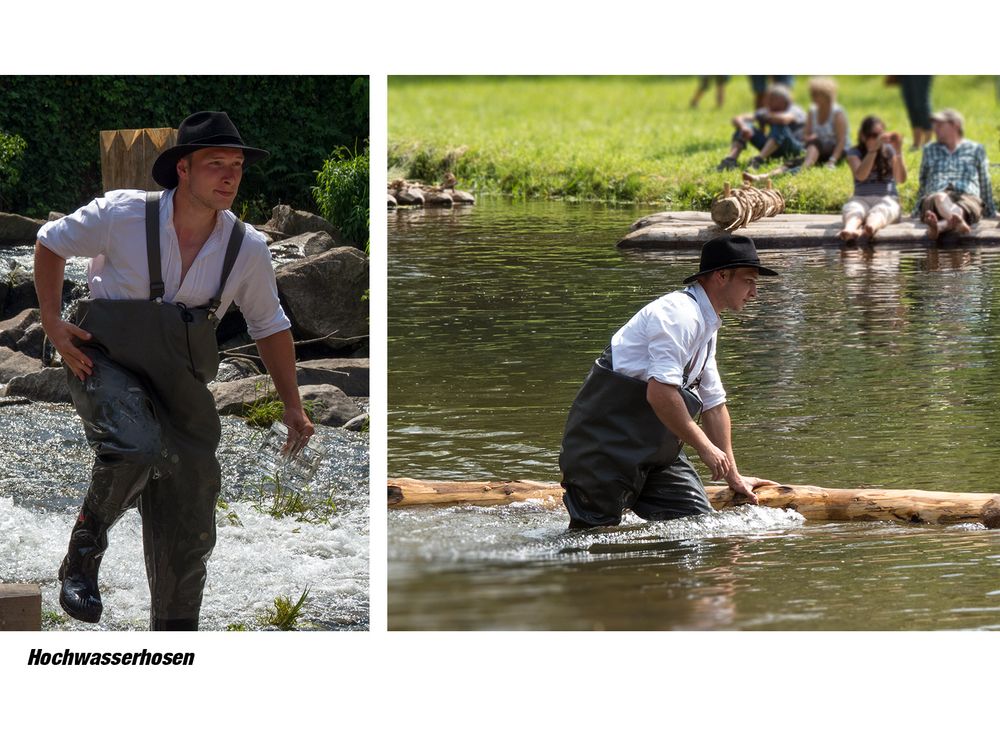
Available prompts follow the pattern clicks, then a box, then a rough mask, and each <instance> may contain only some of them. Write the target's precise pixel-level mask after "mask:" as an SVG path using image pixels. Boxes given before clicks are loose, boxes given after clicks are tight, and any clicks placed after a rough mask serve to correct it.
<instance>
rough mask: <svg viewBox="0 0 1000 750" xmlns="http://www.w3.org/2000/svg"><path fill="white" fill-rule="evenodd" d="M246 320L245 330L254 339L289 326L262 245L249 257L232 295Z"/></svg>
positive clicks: (268, 260) (268, 254) (269, 262)
mask: <svg viewBox="0 0 1000 750" xmlns="http://www.w3.org/2000/svg"><path fill="white" fill-rule="evenodd" d="M234 300H235V302H236V304H237V305H238V306H239V308H240V312H241V313H243V317H244V318H245V319H246V321H247V332H248V333H249V334H250V336H251V338H253V339H254V341H256V340H258V339H263V338H267V337H268V336H272V335H273V334H275V333H279V332H280V331H284V330H287V329H288V328H291V327H292V323H291V321H290V320H289V319H288V316H287V315H285V311H284V310H283V309H282V307H281V301H280V300H279V299H278V284H277V282H276V281H275V278H274V269H273V268H272V267H271V254H270V252H269V251H268V250H267V246H266V245H265V246H264V250H263V252H255V253H254V254H253V256H252V257H251V258H250V259H249V263H248V265H247V270H246V274H245V275H244V277H243V283H242V284H240V286H239V288H238V289H237V291H236V295H235V297H234Z"/></svg>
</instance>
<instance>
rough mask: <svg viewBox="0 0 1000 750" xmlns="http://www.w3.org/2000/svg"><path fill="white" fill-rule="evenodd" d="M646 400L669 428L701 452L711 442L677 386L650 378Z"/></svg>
mask: <svg viewBox="0 0 1000 750" xmlns="http://www.w3.org/2000/svg"><path fill="white" fill-rule="evenodd" d="M646 400H647V401H648V402H649V405H650V406H651V407H653V411H654V412H655V413H656V416H657V417H659V418H660V421H661V422H663V424H664V425H666V427H667V429H668V430H670V431H671V432H672V433H673V434H674V435H676V436H677V437H678V438H679V439H680V440H681V441H683V442H684V443H687V444H688V445H690V446H691V447H693V448H694V449H695V450H697V451H698V452H699V453H700V452H702V450H703V448H704V447H705V444H706V443H708V442H711V440H710V438H709V437H708V436H707V435H706V434H705V433H704V432H703V431H702V429H701V428H700V427H699V426H698V425H697V423H696V422H695V421H694V420H693V419H691V415H690V414H688V410H687V404H685V403H684V397H683V396H681V392H680V390H679V389H678V388H677V386H675V385H668V384H666V383H661V382H659V381H658V380H650V381H649V384H648V385H647V386H646ZM718 447H719V448H721V447H722V446H718Z"/></svg>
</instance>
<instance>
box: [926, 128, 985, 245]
mask: <svg viewBox="0 0 1000 750" xmlns="http://www.w3.org/2000/svg"><path fill="white" fill-rule="evenodd" d="M931 122H932V123H933V124H934V134H935V135H936V136H937V141H936V142H934V143H928V144H927V145H926V146H924V152H923V158H922V159H921V162H920V190H919V192H918V193H917V206H916V208H915V209H914V215H916V216H920V218H921V220H922V221H923V222H924V223H925V224H926V225H927V236H928V237H930V238H931V239H932V240H935V239H937V238H938V235H940V234H941V233H943V232H952V231H953V232H958V233H959V234H968V233H969V232H970V231H971V228H970V225H972V224H975V223H976V222H978V221H979V220H980V219H981V218H982V217H983V216H995V215H996V207H995V206H994V204H993V186H992V185H991V184H990V163H989V160H988V159H987V158H986V149H985V148H983V146H982V144H980V143H976V142H975V141H967V140H965V139H964V138H963V137H962V134H963V132H964V130H965V120H964V119H963V117H962V115H960V114H959V113H958V112H956V111H955V110H953V109H944V110H942V111H940V112H938V113H936V114H934V115H932V116H931Z"/></svg>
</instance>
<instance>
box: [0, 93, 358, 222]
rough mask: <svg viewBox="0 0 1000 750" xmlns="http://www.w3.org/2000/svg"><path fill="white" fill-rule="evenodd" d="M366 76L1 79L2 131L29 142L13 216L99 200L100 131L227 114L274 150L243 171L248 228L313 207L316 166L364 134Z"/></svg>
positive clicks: (12, 198) (242, 205) (11, 198)
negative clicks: (281, 207) (276, 212)
mask: <svg viewBox="0 0 1000 750" xmlns="http://www.w3.org/2000/svg"><path fill="white" fill-rule="evenodd" d="M368 88H369V86H368V78H367V77H366V76H250V75H226V76H183V75H170V76H166V75H163V76H109V75H99V76H5V77H4V82H3V85H2V86H0V131H4V132H8V133H19V134H20V135H21V136H22V137H23V139H24V141H25V142H26V144H27V149H26V150H25V152H24V158H23V163H22V165H21V175H22V176H23V177H24V178H25V179H22V180H21V181H20V182H18V183H17V185H16V186H14V187H12V188H11V190H10V194H9V195H7V194H6V192H5V194H4V198H5V200H6V201H7V202H8V205H9V206H10V210H12V211H14V212H16V213H22V214H28V215H32V216H45V215H46V214H47V213H48V212H49V211H50V210H53V209H54V210H58V211H63V212H69V211H73V210H75V209H76V208H77V207H79V206H80V205H82V204H84V203H86V202H88V201H89V200H91V199H92V198H93V197H95V196H97V195H100V194H101V193H102V192H103V190H102V187H101V158H100V156H101V155H100V145H99V144H100V140H99V139H100V131H102V130H119V129H124V128H155V127H174V128H176V127H177V126H178V125H179V124H180V122H181V120H183V119H184V118H185V117H186V116H187V115H189V114H191V113H192V112H196V111H199V110H221V111H225V112H228V113H229V116H230V117H231V118H232V120H233V122H234V123H236V127H237V128H239V131H240V135H242V136H243V140H244V141H245V142H246V143H248V144H250V145H252V146H256V147H259V148H263V149H266V150H268V151H269V152H270V154H271V155H270V157H269V158H267V159H265V160H263V161H261V162H259V163H257V164H255V165H253V166H252V167H250V169H248V170H247V173H246V175H244V177H243V183H242V185H241V187H240V195H239V204H238V205H237V206H236V207H235V208H236V210H237V211H239V212H240V213H243V214H244V215H245V217H246V218H247V219H248V220H250V221H253V222H257V221H260V220H262V219H264V218H266V216H262V215H260V214H261V212H262V210H263V209H262V207H266V209H267V210H269V209H270V207H271V206H274V205H276V204H277V203H288V204H291V205H293V206H295V207H296V208H302V209H305V210H309V211H315V210H316V208H315V205H314V204H313V200H312V186H313V180H314V175H315V173H316V170H317V169H319V168H320V166H321V165H322V164H323V160H324V159H325V158H326V157H327V156H328V155H329V154H330V152H331V151H332V150H333V149H335V148H337V147H338V146H344V145H349V144H354V143H357V142H359V141H362V140H364V139H365V138H367V137H368Z"/></svg>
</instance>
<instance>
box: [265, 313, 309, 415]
mask: <svg viewBox="0 0 1000 750" xmlns="http://www.w3.org/2000/svg"><path fill="white" fill-rule="evenodd" d="M256 344H257V351H258V352H260V358H261V359H262V360H264V367H266V368H267V372H268V374H269V375H270V376H271V380H273V381H274V390H276V391H277V392H278V398H280V399H281V402H282V403H283V404H284V405H285V408H286V409H301V408H302V402H301V400H300V399H299V384H298V379H297V377H296V374H295V345H294V344H293V343H292V334H291V331H288V330H284V331H279V332H278V333H273V334H271V335H270V336H265V337H264V338H262V339H258V340H257V341H256Z"/></svg>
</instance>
